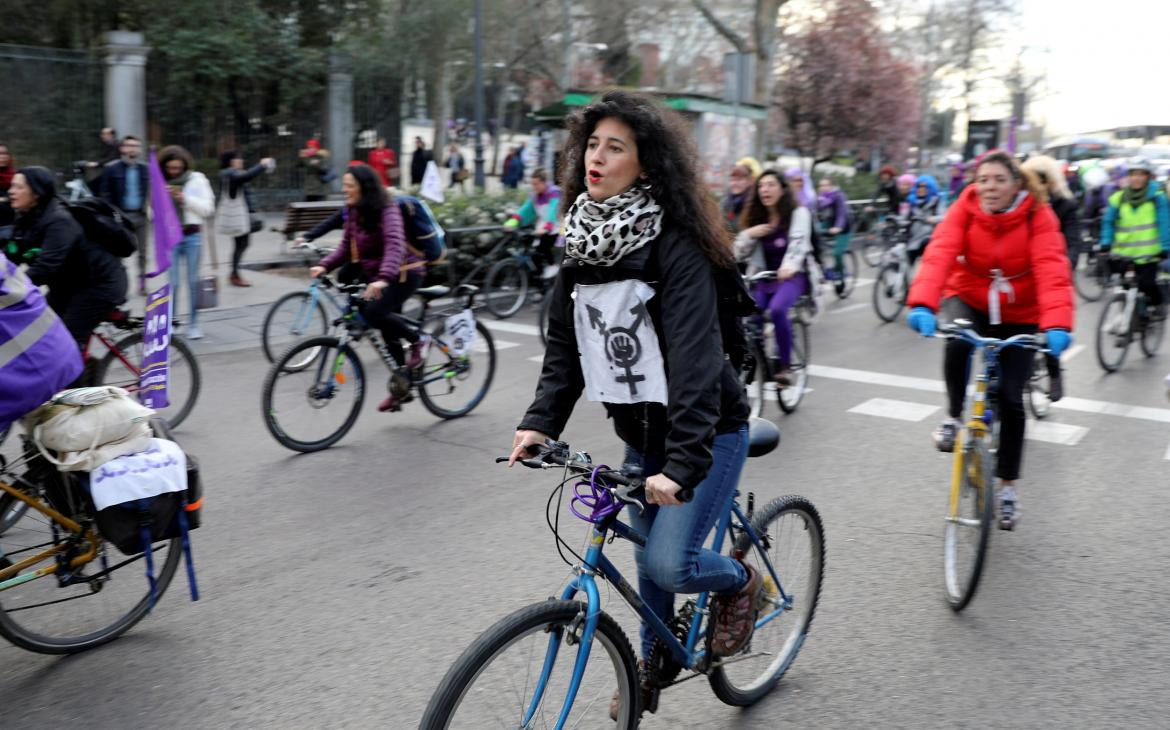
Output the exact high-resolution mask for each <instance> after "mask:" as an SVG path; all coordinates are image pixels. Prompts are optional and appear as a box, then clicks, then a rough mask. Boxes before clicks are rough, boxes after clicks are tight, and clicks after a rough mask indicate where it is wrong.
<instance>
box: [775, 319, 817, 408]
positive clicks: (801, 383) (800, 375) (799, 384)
mask: <svg viewBox="0 0 1170 730" xmlns="http://www.w3.org/2000/svg"><path fill="white" fill-rule="evenodd" d="M809 351H810V345H809V339H808V325H807V324H805V323H804V322H803V321H800V320H795V321H793V323H792V362H791V363H789V365H788V369H789V370H790V371H791V373H792V385H789V386H788V387H785V388H779V389H778V390H777V391H776V400H777V401H778V402H779V403H780V410H782V411H784V412H785V413H792V412H793V411H795V410H796V407H797V406H798V405H800V401H801V400H803V399H804V392H805V390H806V389H807V388H808V361H809Z"/></svg>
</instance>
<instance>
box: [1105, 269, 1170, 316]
mask: <svg viewBox="0 0 1170 730" xmlns="http://www.w3.org/2000/svg"><path fill="white" fill-rule="evenodd" d="M1161 265H1162V262H1161V261H1152V262H1150V263H1148V264H1137V265H1136V266H1134V267H1133V273H1134V276H1135V277H1136V279H1137V288H1138V291H1140V292H1141V293H1142V294H1145V295H1146V299H1147V301H1148V302H1149V304H1150V306H1151V307H1157V306H1159V305H1161V304H1162V303H1163V302H1164V301H1165V300H1164V298H1163V297H1162V290H1161V289H1160V288H1159V287H1158V268H1159V267H1160V266H1161ZM1114 269H1115V270H1118V269H1124V266H1119V265H1116V264H1115V265H1114Z"/></svg>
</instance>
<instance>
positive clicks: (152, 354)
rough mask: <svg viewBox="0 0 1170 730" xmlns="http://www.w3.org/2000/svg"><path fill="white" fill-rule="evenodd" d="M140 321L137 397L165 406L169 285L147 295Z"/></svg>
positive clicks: (147, 404) (150, 403) (167, 367)
mask: <svg viewBox="0 0 1170 730" xmlns="http://www.w3.org/2000/svg"><path fill="white" fill-rule="evenodd" d="M157 220H158V219H157V218H156V219H155V221H156V225H157ZM156 230H157V229H156ZM143 321H144V323H145V326H144V331H143V333H142V374H141V375H139V376H138V400H139V401H141V402H142V405H144V406H148V407H150V408H156V409H157V408H166V407H167V406H168V405H170V401H168V400H167V381H168V378H169V375H170V372H169V371H170V367H169V363H168V362H167V350H168V348H169V346H170V344H171V285H170V284H163V285H162V286H161V287H159V289H158V291H155V292H151V293H150V294H148V295H147V297H146V314H145V316H144V317H143Z"/></svg>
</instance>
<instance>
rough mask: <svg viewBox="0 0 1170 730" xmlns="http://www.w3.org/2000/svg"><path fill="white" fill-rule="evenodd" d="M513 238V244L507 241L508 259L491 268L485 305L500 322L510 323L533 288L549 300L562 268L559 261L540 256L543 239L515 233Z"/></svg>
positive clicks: (525, 232)
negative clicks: (548, 296) (550, 292)
mask: <svg viewBox="0 0 1170 730" xmlns="http://www.w3.org/2000/svg"><path fill="white" fill-rule="evenodd" d="M509 236H510V240H509V239H505V240H504V241H503V243H504V245H505V250H506V252H507V255H506V256H505V257H504V258H502V259H500V260H498V261H496V262H495V263H493V264H492V265H491V268H489V269H488V272H487V276H486V277H485V279H484V301H485V302H486V303H487V308H488V311H490V312H491V313H492V314H494V315H495V316H496V317H498V318H499V319H507V318H508V317H511V316H512V315H514V314H516V313H517V312H519V311H520V310H521V309H523V308H524V305H525V304H527V303H528V299H529V297H530V296H531V294H532V291H531V290H532V285H533V284H535V285H536V288H537V290H538V291H539V292H540V294H541V296H542V297H545V296H546V295H547V293H548V292H549V291H550V290H551V289H552V282H553V280H554V279H555V278H556V275H557V271H558V268H559V267H558V265H557V263H556V261H554V260H553V259H552V258H549V257H546V256H544V255H542V254H541V253H540V246H541V238H542V236H541V235H539V234H537V233H535V232H534V231H514V232H510V233H509ZM497 248H498V247H497ZM493 250H494V249H493Z"/></svg>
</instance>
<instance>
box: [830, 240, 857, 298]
mask: <svg viewBox="0 0 1170 730" xmlns="http://www.w3.org/2000/svg"><path fill="white" fill-rule="evenodd" d="M841 264H842V267H843V268H842V270H841V272H840V274H841V278H840V280H838V281H836V282H834V287H833V290H834V291H835V292H836V293H837V298H838V299H848V298H849V295H850V294H852V293H853V290H854V289H855V288H856V287H857V269H858V261H857V252H856V251H854V250H853V249H849V250H848V251H846V252H845V253H844V254H842V256H841Z"/></svg>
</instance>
